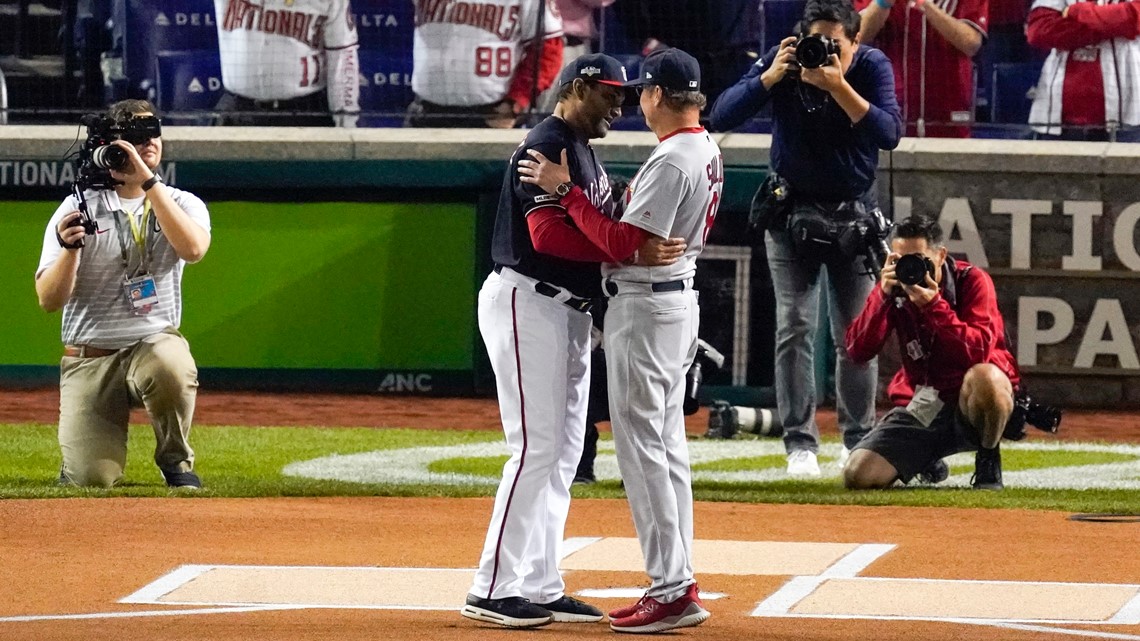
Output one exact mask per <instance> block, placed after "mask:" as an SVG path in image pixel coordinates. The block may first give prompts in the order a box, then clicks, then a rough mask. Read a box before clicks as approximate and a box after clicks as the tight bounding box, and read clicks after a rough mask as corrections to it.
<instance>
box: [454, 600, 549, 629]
mask: <svg viewBox="0 0 1140 641" xmlns="http://www.w3.org/2000/svg"><path fill="white" fill-rule="evenodd" d="M459 613H460V614H462V615H463V616H465V617H467V618H468V619H475V620H476V621H485V622H487V623H494V624H497V625H501V626H504V627H508V628H537V627H539V626H541V625H547V624H549V623H551V622H552V621H554V615H553V614H551V612H550V610H547V609H546V608H543V607H539V606H537V605H535V604H533V603H531V602H530V601H527V600H526V599H524V598H522V597H520V596H512V597H507V598H505V599H480V598H479V597H477V596H475V595H474V594H468V595H467V605H465V606H463V609H462V610H460V611H459Z"/></svg>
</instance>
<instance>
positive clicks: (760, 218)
mask: <svg viewBox="0 0 1140 641" xmlns="http://www.w3.org/2000/svg"><path fill="white" fill-rule="evenodd" d="M791 209H792V188H791V186H790V185H788V181H786V180H784V179H783V178H781V177H780V176H779V175H778V174H776V173H775V172H773V173H770V174H768V177H767V178H765V179H764V182H762V183H760V187H759V189H757V190H756V195H754V196H753V197H752V205H751V207H750V208H749V210H748V230H747V234H748V238H749V240H751V242H752V244H753V245H762V244H764V232H766V231H767V230H769V229H772V230H776V231H781V230H783V229H785V228H786V227H787V224H788V216H789V215H790V214H791Z"/></svg>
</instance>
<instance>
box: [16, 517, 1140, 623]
mask: <svg viewBox="0 0 1140 641" xmlns="http://www.w3.org/2000/svg"><path fill="white" fill-rule="evenodd" d="M490 506H491V501H490V499H462V500H460V499H389V498H365V499H255V500H226V499H210V500H190V499H185V500H182V499H170V500H165V499H141V500H140V499H106V500H78V499H75V500H72V499H68V500H56V501H23V500H20V501H5V502H3V503H0V522H2V523H4V528H3V530H2V531H0V553H2V554H3V559H4V562H3V563H2V564H0V585H2V586H4V588H3V590H4V592H5V593H6V594H5V598H3V599H0V638H3V639H6V640H9V641H23V640H28V641H32V640H36V641H39V640H42V639H54V640H59V641H63V640H68V639H77V640H78V639H82V640H83V641H89V640H90V639H93V638H104V637H111V636H113V638H115V639H118V640H120V641H136V640H137V641H143V640H144V639H146V640H148V641H149V640H150V639H155V638H171V639H180V640H182V639H185V640H194V639H251V640H253V639H257V640H262V639H275V640H283V641H300V640H304V639H338V640H342V641H356V640H361V641H363V640H365V639H367V640H374V639H409V640H419V639H459V640H462V639H471V640H475V639H480V640H488V639H490V640H494V639H508V638H518V633H513V636H512V633H511V632H507V631H501V630H498V629H495V628H490V627H487V626H483V625H479V624H476V623H474V622H470V621H467V620H465V619H462V618H461V617H460V616H459V615H458V614H457V613H455V612H441V611H426V612H425V611H404V610H358V609H302V610H287V611H268V612H235V613H216V614H188V615H184V616H173V615H169V614H167V615H163V616H156V617H145V618H144V617H138V616H132V617H128V618H101V619H91V620H45V621H11V620H7V618H8V617H13V616H22V615H53V614H80V613H135V614H137V613H139V612H141V611H143V610H151V611H156V610H157V611H169V610H178V609H193V608H189V606H177V607H174V606H169V607H161V606H137V605H122V604H117V603H116V601H117V600H119V599H121V598H123V597H125V596H126V595H128V594H131V593H132V592H134V591H135V590H137V589H139V588H140V587H142V586H144V585H146V584H148V583H150V582H152V581H154V580H155V579H157V578H158V577H160V576H162V575H164V574H166V573H167V572H169V571H170V570H172V569H174V568H175V567H177V566H179V565H183V564H195V563H212V564H245V565H289V566H354V567H355V566H383V567H387V566H395V567H425V568H432V567H439V568H470V567H473V566H474V564H475V563H476V560H477V556H478V551H479V549H480V544H481V541H482V535H483V532H484V529H485V527H486V518H487V515H488V514H489V513H490ZM696 517H697V537H698V538H700V539H718V540H735V541H756V540H766V541H804V540H818V541H834V542H853V543H865V542H877V543H893V544H895V545H897V546H898V547H897V548H896V549H895V550H894V551H892V552H891V553H890V554H888V555H886V556H884V557H882V558H881V559H879V560H878V561H876V562H874V563H873V564H871V565H870V567H869V568H867V570H866V572H865V574H869V575H871V576H876V577H902V578H927V579H978V580H1001V581H1073V582H1088V583H1123V584H1127V583H1129V582H1135V581H1136V579H1137V571H1138V570H1140V561H1138V559H1137V555H1136V553H1135V545H1136V540H1137V538H1136V535H1137V531H1136V527H1135V526H1125V525H1094V524H1088V523H1075V522H1072V521H1068V520H1066V519H1065V518H1064V516H1063V515H1060V514H1054V513H1046V512H1028V511H1012V512H1011V511H992V510H991V511H987V510H941V509H901V508H866V507H826V506H767V505H735V504H726V503H701V504H698V506H697V512H696ZM567 536H570V537H574V536H620V537H630V536H633V528H632V525H631V522H630V519H629V514H628V510H627V507H626V505H625V503H624V501H619V500H582V501H577V502H575V504H574V506H573V508H572V509H571V515H570V521H569V524H568V526H567ZM33 542H34V543H33ZM1090 550H1096V553H1095V554H1091V553H1090ZM699 560H700V559H698V561H699ZM700 579H701V587H702V589H703V590H705V591H714V592H719V593H724V594H726V595H727V596H726V597H725V598H723V599H718V600H715V601H708V602H707V603H708V607H709V608H710V610H711V611H712V613H713V618H712V619H711V621H709V623H708V624H706V625H705V626H703V627H701V628H700V629H698V630H694V631H688V632H683V633H680V635H685V636H692V637H694V638H695V637H700V638H703V639H717V640H724V641H730V640H732V641H735V640H736V639H742V638H748V639H791V638H795V639H808V640H813V641H814V640H820V641H823V640H828V639H860V638H866V639H883V640H886V641H895V640H897V641H904V640H905V641H912V640H914V639H923V640H924V641H938V640H946V641H951V640H958V639H966V638H972V639H994V640H997V639H1011V640H1012V639H1039V638H1050V637H1053V636H1055V635H1054V634H1050V633H1047V632H1042V631H1039V630H1033V631H1022V630H1016V629H1009V628H995V627H989V626H977V625H968V624H962V623H949V622H921V621H868V620H852V619H844V618H838V619H818V618H755V617H750V616H748V614H749V613H750V612H751V610H752V609H753V607H754V606H755V605H756V603H757V602H759V601H761V600H763V599H764V598H765V597H767V596H768V595H770V594H771V593H773V592H774V591H776V590H777V589H778V588H779V587H780V586H781V585H782V584H783V583H784V582H785V581H786V580H787V577H773V576H756V577H751V576H732V575H705V576H701V577H700ZM642 581H643V577H642V575H640V573H634V572H608V573H607V572H579V571H571V572H569V573H568V574H567V583H568V587H569V588H570V589H571V590H578V589H582V588H585V587H591V588H604V587H616V586H637V585H641V584H642ZM593 600H594V601H595V602H596V603H598V604H599V605H601V606H603V607H607V608H608V607H615V606H617V605H624V604H625V603H626V601H625V600H622V599H616V600H615V599H593ZM1068 605H1071V604H1068ZM1068 627H1069V628H1071V627H1073V626H1068ZM1082 627H1083V628H1085V629H1091V630H1102V631H1110V632H1111V633H1113V634H1117V635H1119V634H1127V635H1137V636H1135V637H1133V638H1140V626H1136V625H1131V626H1119V625H1117V626H1099V627H1092V628H1089V627H1088V626H1082ZM112 631H113V635H112ZM524 634H525V633H524ZM532 634H536V635H542V636H541V638H544V639H551V640H556V639H571V638H574V639H580V638H587V639H590V638H612V637H611V635H612V633H611V632H609V630H608V628H607V627H606V626H605V625H603V624H591V625H586V624H575V625H571V624H555V625H553V626H550V627H548V628H545V629H543V630H542V631H539V632H533V633H532ZM1118 638H1119V637H1118ZM1124 638H1127V637H1124Z"/></svg>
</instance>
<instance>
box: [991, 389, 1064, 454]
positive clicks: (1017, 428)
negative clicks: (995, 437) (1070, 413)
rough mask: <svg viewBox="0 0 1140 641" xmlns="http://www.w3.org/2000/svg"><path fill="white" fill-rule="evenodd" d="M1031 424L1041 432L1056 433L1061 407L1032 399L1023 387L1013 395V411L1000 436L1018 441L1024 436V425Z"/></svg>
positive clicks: (1059, 426) (1058, 427) (1059, 422)
mask: <svg viewBox="0 0 1140 641" xmlns="http://www.w3.org/2000/svg"><path fill="white" fill-rule="evenodd" d="M1026 425H1032V426H1033V427H1036V428H1037V429H1039V430H1041V431H1042V432H1049V433H1050V434H1056V433H1057V430H1059V429H1061V408H1059V407H1053V406H1052V405H1045V404H1043V403H1038V402H1036V401H1034V400H1033V397H1031V396H1030V395H1029V392H1027V391H1026V390H1025V389H1024V388H1020V389H1018V390H1017V393H1016V394H1015V395H1014V397H1013V413H1012V414H1010V415H1009V421H1008V422H1007V423H1006V424H1005V431H1003V432H1002V438H1006V439H1009V440H1011V441H1020V440H1021V439H1023V438H1025V426H1026Z"/></svg>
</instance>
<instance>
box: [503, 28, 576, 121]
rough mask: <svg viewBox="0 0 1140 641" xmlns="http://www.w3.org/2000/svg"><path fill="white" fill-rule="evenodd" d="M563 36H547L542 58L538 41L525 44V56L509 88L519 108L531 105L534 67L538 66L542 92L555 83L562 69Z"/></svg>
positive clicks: (509, 93)
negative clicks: (539, 54)
mask: <svg viewBox="0 0 1140 641" xmlns="http://www.w3.org/2000/svg"><path fill="white" fill-rule="evenodd" d="M562 49H563V44H562V37H561V36H559V37H557V38H547V39H546V40H544V41H543V42H542V58H539V56H538V45H537V43H531V44H528V45H525V46H524V48H523V58H522V60H520V61H519V66H518V67H517V68H516V69H515V76H514V78H512V79H511V87H510V89H508V90H507V98H510V99H511V100H512V101H514V103H515V104H516V105H518V110H519V111H522V110H524V109H526V108H527V107H529V106H530V97H531V89H533V88H534V68H535V66H536V65H537V66H538V90H537V91H535V92H534V93H535V94H540V93H542V92H544V91H546V90H547V89H549V88H550V85H552V84H554V79H555V78H557V77H558V73H559V72H560V71H561V70H562Z"/></svg>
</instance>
